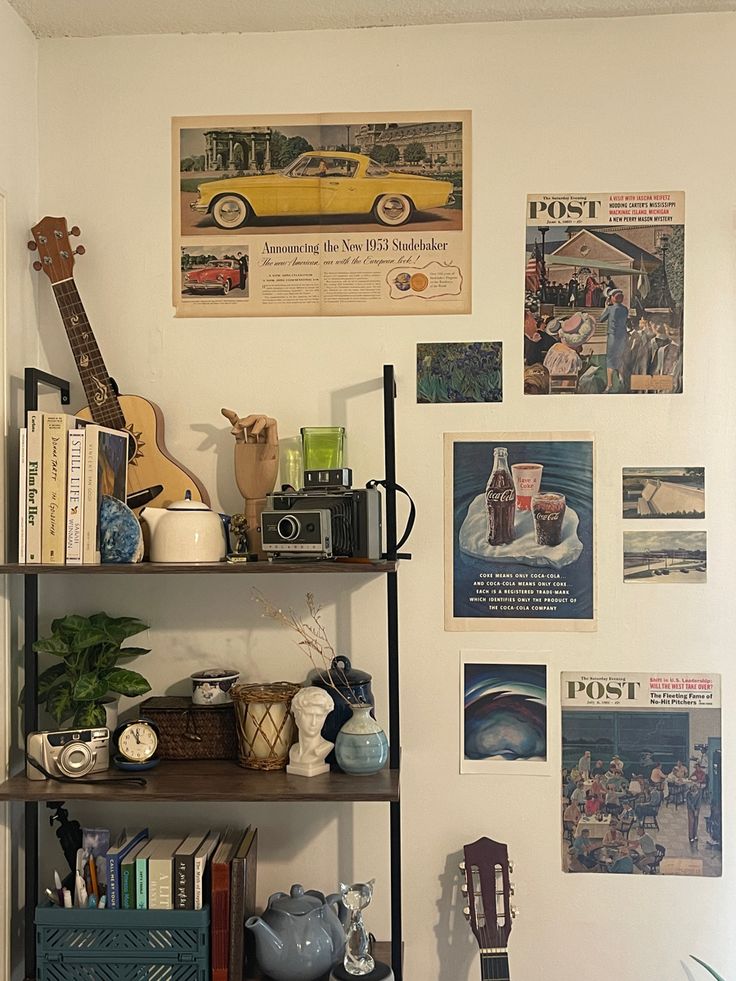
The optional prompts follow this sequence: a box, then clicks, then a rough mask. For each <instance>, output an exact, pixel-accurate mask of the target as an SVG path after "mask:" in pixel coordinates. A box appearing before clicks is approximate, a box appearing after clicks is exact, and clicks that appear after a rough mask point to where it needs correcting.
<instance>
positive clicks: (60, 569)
mask: <svg viewBox="0 0 736 981" xmlns="http://www.w3.org/2000/svg"><path fill="white" fill-rule="evenodd" d="M397 565H398V561H391V562H390V561H388V560H387V559H380V560H379V561H377V562H363V561H360V560H354V561H353V560H349V559H345V560H341V559H335V560H330V559H323V560H322V561H318V562H285V561H284V562H281V561H275V562H236V563H232V562H201V563H196V562H186V563H185V562H180V563H165V562H136V563H132V564H120V565H116V564H109V565H108V564H105V565H33V564H28V563H24V562H10V563H6V564H4V565H2V564H0V575H20V576H36V575H64V576H75V575H95V576H99V575H124V576H146V575H159V576H170V575H182V574H189V575H192V574H200V575H202V574H207V575H209V574H214V575H240V576H243V575H245V576H248V575H264V574H265V575H267V574H269V573H276V574H283V573H285V572H296V573H305V572H308V573H315V574H318V575H319V574H330V573H333V574H334V573H339V574H342V573H348V574H351V573H352V574H356V573H357V574H358V575H383V574H385V573H387V572H395V570H396V567H397Z"/></svg>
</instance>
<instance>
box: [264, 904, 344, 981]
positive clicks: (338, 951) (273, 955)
mask: <svg viewBox="0 0 736 981" xmlns="http://www.w3.org/2000/svg"><path fill="white" fill-rule="evenodd" d="M333 906H334V907H335V908H336V909H337V911H338V913H337V915H336V914H335V912H333V909H332V907H333ZM347 917H348V911H347V909H346V908H345V906H344V905H343V904H342V901H341V899H340V896H339V895H338V894H337V893H332V894H331V895H329V896H324V895H323V894H322V893H321V892H317V891H316V890H315V889H308V890H307V891H306V892H305V891H304V887H303V886H300V885H294V886H292V887H291V892H290V894H289V895H287V894H286V893H285V892H275V893H274V894H273V895H272V896H270V897H269V900H268V907H267V909H266V911H265V912H264V914H263V916H262V917H260V916H251V917H249V918H248V919H247V920H246V921H245V926H246V928H247V929H248V930H251V931H252V932H253V933H254V934H255V938H256V959H257V960H258V966H259V967H260V968H261V970H262V971H263V972H264V974H267V975H268V976H269V978H273V979H274V981H316V979H317V978H321V977H322V975H323V974H326V973H327V972H328V971H329V970H330V969H331V968H333V967H334V966H335V965H336V964H338V963H340V962H341V961H342V959H343V954H344V952H345V927H344V925H343V924H344V923H347Z"/></svg>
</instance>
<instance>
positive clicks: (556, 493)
mask: <svg viewBox="0 0 736 981" xmlns="http://www.w3.org/2000/svg"><path fill="white" fill-rule="evenodd" d="M593 463H594V453H593V437H592V435H591V434H590V433H565V434H556V433H500V434H493V435H490V434H488V435H486V434H482V433H445V629H447V630H491V629H499V630H507V629H509V628H510V627H515V628H517V629H522V630H594V629H595V554H594V527H595V514H594V502H593Z"/></svg>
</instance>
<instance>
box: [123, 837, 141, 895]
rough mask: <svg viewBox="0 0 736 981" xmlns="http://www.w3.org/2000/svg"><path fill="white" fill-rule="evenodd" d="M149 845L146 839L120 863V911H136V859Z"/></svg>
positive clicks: (135, 846) (134, 847)
mask: <svg viewBox="0 0 736 981" xmlns="http://www.w3.org/2000/svg"><path fill="white" fill-rule="evenodd" d="M147 844H148V839H147V838H144V839H143V840H142V841H139V842H138V844H137V845H134V846H133V847H132V848H131V849H130V851H129V852H128V854H127V855H126V856H125V858H124V859H123V860H122V862H121V863H120V909H135V908H136V905H135V890H136V884H135V883H136V879H135V870H136V859H137V858H138V855H139V854H140V853H141V852H142V851H143V849H144V848H145V847H146V845H147Z"/></svg>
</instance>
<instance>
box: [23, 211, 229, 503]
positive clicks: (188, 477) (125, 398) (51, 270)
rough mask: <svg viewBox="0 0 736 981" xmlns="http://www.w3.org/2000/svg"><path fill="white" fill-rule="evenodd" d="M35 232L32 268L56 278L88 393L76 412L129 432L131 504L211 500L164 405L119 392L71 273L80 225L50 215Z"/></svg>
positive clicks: (58, 299) (81, 252)
mask: <svg viewBox="0 0 736 981" xmlns="http://www.w3.org/2000/svg"><path fill="white" fill-rule="evenodd" d="M31 234H32V235H33V241H32V242H29V243H28V248H29V249H31V250H32V251H35V250H36V249H38V253H39V256H40V257H41V258H40V260H37V261H36V262H34V263H33V268H34V269H36V270H43V271H44V272H45V273H46V275H47V276H48V278H49V280H50V281H51V285H52V287H53V290H54V296H55V298H56V303H57V305H58V307H59V313H60V314H61V319H62V321H63V322H64V327H65V328H66V334H67V337H68V339H69V344H70V345H71V349H72V354H73V355H74V362H75V364H76V366H77V370H78V372H79V377H80V379H81V381H82V385H83V386H84V392H85V395H86V396H87V402H88V405H87V408H85V409H82V410H81V411H80V412H77V413H76V415H78V416H79V417H80V418H81V419H91V420H92V421H93V422H96V423H97V424H98V425H100V426H107V427H109V428H110V429H120V430H123V431H124V432H127V433H128V437H129V438H128V446H129V449H128V504H129V505H130V507H132V508H138V507H143V506H144V505H146V504H151V503H154V504H155V506H156V507H164V508H165V507H166V506H167V505H168V504H171V503H172V502H173V501H181V500H183V499H184V496H185V494H186V491H191V495H192V497H193V498H194V499H195V500H201V501H204V503H205V504H207V505H209V503H210V502H209V496H208V494H207V491H206V489H205V487H204V485H203V484H202V483H201V481H200V480H199V479H198V478H197V477H195V476H194V474H193V473H192V472H191V470H187V468H186V467H184V466H182V465H181V463H178V462H177V461H176V460H174V459H173V457H171V456H170V455H169V453H168V452H167V451H166V447H165V446H164V417H163V414H162V412H161V410H160V409H159V407H158V406H157V405H155V404H154V403H153V402H150V401H149V400H148V399H145V398H143V397H142V396H140V395H120V394H119V393H118V387H117V385H116V384H115V382H114V380H113V379H112V378H111V377H110V375H109V374H108V371H107V368H106V367H105V363H104V361H103V360H102V355H101V354H100V349H99V348H98V346H97V341H96V340H95V335H94V334H93V333H92V328H91V326H90V323H89V320H88V319H87V314H86V313H85V311H84V307H83V306H82V301H81V299H80V297H79V293H78V291H77V287H76V285H75V283H74V278H73V277H72V269H73V268H74V256H75V254H78V255H84V252H85V248H84V246H82V245H80V246H78V247H77V248H76V249H72V247H71V245H70V244H69V235H70V234H72V235H79V229H78V228H77V227H76V225H75V226H74V227H73V228H72V229H71V233H70V232H69V230H68V229H67V223H66V218H49V217H46V218H42V219H41V221H39V223H38V224H37V225H34V227H33V228H32V229H31Z"/></svg>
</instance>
